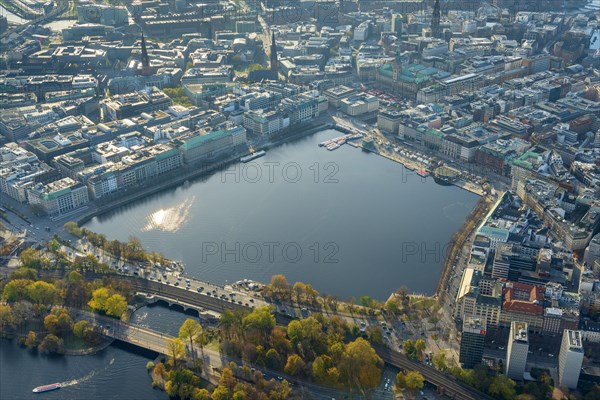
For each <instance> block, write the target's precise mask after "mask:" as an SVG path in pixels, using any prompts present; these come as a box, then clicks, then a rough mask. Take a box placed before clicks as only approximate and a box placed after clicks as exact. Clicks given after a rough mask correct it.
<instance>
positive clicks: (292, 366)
mask: <svg viewBox="0 0 600 400" xmlns="http://www.w3.org/2000/svg"><path fill="white" fill-rule="evenodd" d="M305 367H306V364H305V363H304V360H302V358H301V357H300V356H299V355H298V354H292V355H290V356H288V359H287V362H286V364H285V367H284V369H283V371H284V372H285V373H286V374H288V375H291V376H297V375H300V374H302V372H303V371H304V368H305Z"/></svg>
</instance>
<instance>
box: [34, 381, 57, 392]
mask: <svg viewBox="0 0 600 400" xmlns="http://www.w3.org/2000/svg"><path fill="white" fill-rule="evenodd" d="M61 387H62V386H61V384H60V383H52V384H50V385H44V386H38V387H36V388H35V389H33V390H32V392H33V393H43V392H49V391H51V390H57V389H60V388H61Z"/></svg>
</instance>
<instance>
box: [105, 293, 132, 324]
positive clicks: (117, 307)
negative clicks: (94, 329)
mask: <svg viewBox="0 0 600 400" xmlns="http://www.w3.org/2000/svg"><path fill="white" fill-rule="evenodd" d="M105 311H106V315H110V316H113V317H117V318H121V316H122V315H123V314H124V313H125V311H127V300H125V297H123V296H122V295H120V294H118V293H117V294H113V295H112V296H110V297H109V298H108V299H107V300H106V307H105Z"/></svg>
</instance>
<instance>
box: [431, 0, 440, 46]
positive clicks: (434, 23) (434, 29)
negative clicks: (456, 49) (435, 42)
mask: <svg viewBox="0 0 600 400" xmlns="http://www.w3.org/2000/svg"><path fill="white" fill-rule="evenodd" d="M440 18H441V11H440V0H435V3H434V4H433V15H432V17H431V36H433V37H434V38H439V37H441V36H442V32H441V29H440Z"/></svg>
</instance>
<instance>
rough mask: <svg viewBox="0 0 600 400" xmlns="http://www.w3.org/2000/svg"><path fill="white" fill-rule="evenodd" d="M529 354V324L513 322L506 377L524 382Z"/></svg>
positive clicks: (507, 351) (508, 347) (507, 353)
mask: <svg viewBox="0 0 600 400" xmlns="http://www.w3.org/2000/svg"><path fill="white" fill-rule="evenodd" d="M528 352H529V335H528V333H527V323H526V322H518V321H512V322H511V324H510V333H509V337H508V346H507V350H506V376H508V377H509V378H512V379H515V380H522V379H523V373H524V372H525V365H526V364H527V354H528Z"/></svg>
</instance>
